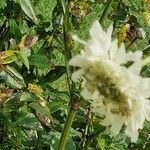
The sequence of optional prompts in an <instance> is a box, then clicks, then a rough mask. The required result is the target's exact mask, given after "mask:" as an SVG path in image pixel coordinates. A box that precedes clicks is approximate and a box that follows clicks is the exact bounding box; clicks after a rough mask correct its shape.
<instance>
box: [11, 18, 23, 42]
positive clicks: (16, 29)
mask: <svg viewBox="0 0 150 150" xmlns="http://www.w3.org/2000/svg"><path fill="white" fill-rule="evenodd" d="M9 26H10V33H12V34H13V35H14V36H15V39H18V40H19V39H20V38H21V31H20V29H19V27H18V25H17V23H16V21H15V20H13V19H10V20H9Z"/></svg>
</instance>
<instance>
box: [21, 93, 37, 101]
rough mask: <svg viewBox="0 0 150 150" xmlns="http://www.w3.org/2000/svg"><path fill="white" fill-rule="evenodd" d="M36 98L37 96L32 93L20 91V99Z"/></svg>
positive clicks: (32, 99) (33, 99)
mask: <svg viewBox="0 0 150 150" xmlns="http://www.w3.org/2000/svg"><path fill="white" fill-rule="evenodd" d="M37 98H38V97H37V96H35V95H34V94H32V93H22V95H21V96H20V101H35V100H37Z"/></svg>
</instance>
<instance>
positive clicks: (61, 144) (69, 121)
mask: <svg viewBox="0 0 150 150" xmlns="http://www.w3.org/2000/svg"><path fill="white" fill-rule="evenodd" d="M75 113H76V111H75V110H73V109H72V108H71V109H70V111H69V114H68V117H67V119H66V122H65V125H64V128H63V131H62V135H61V138H60V141H59V145H58V150H64V149H65V145H66V142H67V138H68V135H69V131H70V127H71V125H72V122H73V120H74V117H75Z"/></svg>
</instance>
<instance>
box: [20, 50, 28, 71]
mask: <svg viewBox="0 0 150 150" xmlns="http://www.w3.org/2000/svg"><path fill="white" fill-rule="evenodd" d="M25 51H26V49H21V50H20V51H19V54H20V56H21V58H22V61H23V63H24V64H25V66H26V67H27V69H28V70H29V60H28V57H29V55H28V53H26V52H25Z"/></svg>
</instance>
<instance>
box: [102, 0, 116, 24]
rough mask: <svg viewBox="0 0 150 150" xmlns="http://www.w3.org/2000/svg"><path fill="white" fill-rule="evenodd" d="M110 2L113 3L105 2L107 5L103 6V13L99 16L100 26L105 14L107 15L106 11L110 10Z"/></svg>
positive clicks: (108, 0)
mask: <svg viewBox="0 0 150 150" xmlns="http://www.w3.org/2000/svg"><path fill="white" fill-rule="evenodd" d="M112 2H113V0H107V4H106V6H105V8H104V10H103V13H102V15H101V18H100V23H101V24H103V22H104V19H105V18H106V16H107V13H108V11H109V10H110V8H111V5H112Z"/></svg>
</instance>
